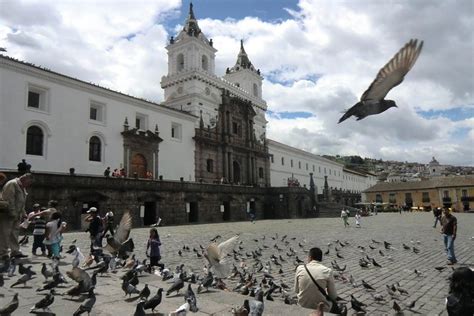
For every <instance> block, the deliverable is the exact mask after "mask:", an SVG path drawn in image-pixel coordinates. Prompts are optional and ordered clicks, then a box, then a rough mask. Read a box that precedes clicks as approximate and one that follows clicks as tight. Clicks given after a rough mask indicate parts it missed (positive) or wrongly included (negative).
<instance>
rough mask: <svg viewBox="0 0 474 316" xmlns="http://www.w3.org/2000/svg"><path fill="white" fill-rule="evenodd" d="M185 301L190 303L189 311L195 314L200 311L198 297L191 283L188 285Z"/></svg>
mask: <svg viewBox="0 0 474 316" xmlns="http://www.w3.org/2000/svg"><path fill="white" fill-rule="evenodd" d="M184 300H185V301H188V302H189V310H190V311H191V312H193V313H196V312H197V311H198V310H199V309H198V308H197V300H196V295H195V294H194V292H193V289H192V287H191V283H189V284H188V289H187V290H186V293H184Z"/></svg>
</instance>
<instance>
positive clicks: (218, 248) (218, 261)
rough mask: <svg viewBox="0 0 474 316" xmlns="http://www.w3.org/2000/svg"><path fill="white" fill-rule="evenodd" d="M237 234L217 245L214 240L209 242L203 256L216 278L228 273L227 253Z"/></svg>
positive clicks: (235, 240)
mask: <svg viewBox="0 0 474 316" xmlns="http://www.w3.org/2000/svg"><path fill="white" fill-rule="evenodd" d="M238 238H239V235H235V236H234V237H232V238H229V239H228V240H226V241H224V242H222V243H220V244H219V245H217V244H216V243H215V242H213V243H212V244H210V245H209V246H208V247H207V249H206V252H205V253H204V256H205V257H206V259H207V261H209V266H210V268H212V269H213V270H214V275H215V276H216V277H217V278H226V277H227V276H228V275H229V273H230V267H229V264H228V262H227V259H228V257H227V254H228V253H230V252H231V251H232V249H233V248H234V246H235V244H236V242H237V239H238Z"/></svg>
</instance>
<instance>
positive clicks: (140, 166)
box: [130, 154, 148, 178]
mask: <svg viewBox="0 0 474 316" xmlns="http://www.w3.org/2000/svg"><path fill="white" fill-rule="evenodd" d="M130 169H131V174H132V176H133V175H135V173H136V174H137V176H138V177H139V178H145V177H146V172H147V170H148V169H147V162H146V158H145V157H144V156H143V155H142V154H135V155H134V156H133V157H132V160H131V161H130Z"/></svg>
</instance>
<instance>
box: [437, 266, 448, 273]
mask: <svg viewBox="0 0 474 316" xmlns="http://www.w3.org/2000/svg"><path fill="white" fill-rule="evenodd" d="M435 269H436V270H438V271H439V272H441V271H443V270H444V269H446V267H442V266H441V267H435Z"/></svg>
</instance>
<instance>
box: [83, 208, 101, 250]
mask: <svg viewBox="0 0 474 316" xmlns="http://www.w3.org/2000/svg"><path fill="white" fill-rule="evenodd" d="M87 213H88V214H90V215H89V216H87V217H86V219H85V220H86V222H89V228H88V229H87V230H86V231H87V232H89V234H90V238H91V252H93V250H94V247H99V248H101V247H102V227H103V226H102V219H101V218H100V216H99V214H98V211H97V208H96V207H91V208H90V209H89V210H88V211H87Z"/></svg>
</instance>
